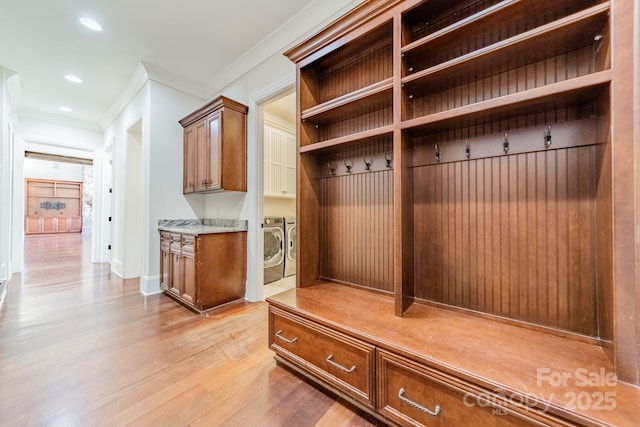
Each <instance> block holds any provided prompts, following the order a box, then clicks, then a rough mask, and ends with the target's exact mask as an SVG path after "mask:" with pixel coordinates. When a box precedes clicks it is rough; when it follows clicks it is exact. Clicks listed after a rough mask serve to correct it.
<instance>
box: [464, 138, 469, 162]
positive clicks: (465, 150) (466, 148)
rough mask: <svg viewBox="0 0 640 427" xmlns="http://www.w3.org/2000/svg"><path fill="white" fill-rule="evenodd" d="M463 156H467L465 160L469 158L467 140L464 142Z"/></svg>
mask: <svg viewBox="0 0 640 427" xmlns="http://www.w3.org/2000/svg"><path fill="white" fill-rule="evenodd" d="M464 155H465V156H467V159H468V158H470V157H471V146H470V145H469V140H466V141H465V142H464Z"/></svg>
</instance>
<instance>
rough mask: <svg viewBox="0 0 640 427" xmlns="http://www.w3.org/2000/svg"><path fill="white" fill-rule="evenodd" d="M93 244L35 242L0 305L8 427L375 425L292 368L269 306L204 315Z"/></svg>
mask: <svg viewBox="0 0 640 427" xmlns="http://www.w3.org/2000/svg"><path fill="white" fill-rule="evenodd" d="M89 251H90V237H88V236H82V235H81V234H68V235H42V236H37V235H34V236H28V237H27V238H26V239H25V270H24V273H23V274H21V275H14V277H13V279H12V281H11V283H10V287H9V291H8V293H7V298H6V300H5V301H4V303H3V306H2V308H1V309H0V420H2V421H1V423H2V425H3V426H5V427H6V426H16V427H17V426H20V427H23V426H88V425H91V426H98V425H104V426H121V425H132V426H184V425H193V426H198V425H200V426H219V425H226V426H248V425H251V426H331V427H333V426H369V425H372V424H371V423H370V421H367V420H366V419H365V418H362V417H361V416H359V415H358V414H355V413H354V412H352V411H351V410H350V409H348V408H347V407H346V406H345V405H344V404H343V403H342V402H341V401H335V400H334V399H332V398H331V397H329V396H327V395H325V394H324V393H322V392H320V391H319V390H317V389H315V388H314V387H313V386H311V385H309V384H307V383H306V382H304V381H303V380H302V379H300V378H298V377H297V376H295V375H292V374H291V373H290V372H288V371H286V370H285V369H283V368H281V367H279V366H276V364H275V362H274V360H273V353H272V352H271V351H270V350H269V349H268V347H267V307H266V304H265V303H264V302H260V303H254V304H234V305H230V306H228V307H226V308H224V309H220V310H218V311H212V312H209V313H207V314H203V315H197V314H194V313H192V312H191V311H189V310H187V309H185V308H184V307H182V306H180V305H178V304H176V303H175V302H174V301H173V300H171V299H170V298H167V297H165V296H164V295H152V296H149V297H144V296H143V295H141V294H140V293H139V292H138V280H137V279H133V280H121V279H119V278H118V277H117V276H115V275H114V274H112V273H110V269H109V265H108V264H91V263H90V253H89Z"/></svg>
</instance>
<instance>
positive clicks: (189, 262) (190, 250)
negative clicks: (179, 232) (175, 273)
mask: <svg viewBox="0 0 640 427" xmlns="http://www.w3.org/2000/svg"><path fill="white" fill-rule="evenodd" d="M195 248H196V242H195V237H194V236H184V235H183V236H182V268H183V272H182V280H183V282H182V284H183V286H182V299H184V300H185V301H186V302H188V303H189V304H193V305H195V303H196V265H195V262H194V261H195V260H194V257H195Z"/></svg>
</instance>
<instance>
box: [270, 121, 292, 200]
mask: <svg viewBox="0 0 640 427" xmlns="http://www.w3.org/2000/svg"><path fill="white" fill-rule="evenodd" d="M264 156H265V171H264V194H265V196H272V197H291V198H294V197H295V193H296V137H295V134H293V133H292V132H288V131H286V130H284V129H281V128H279V127H274V126H270V125H268V124H265V126H264Z"/></svg>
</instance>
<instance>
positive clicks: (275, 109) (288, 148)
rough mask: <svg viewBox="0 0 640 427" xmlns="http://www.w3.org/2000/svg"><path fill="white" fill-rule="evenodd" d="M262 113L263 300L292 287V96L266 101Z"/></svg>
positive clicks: (293, 165)
mask: <svg viewBox="0 0 640 427" xmlns="http://www.w3.org/2000/svg"><path fill="white" fill-rule="evenodd" d="M262 112H263V114H262V118H263V123H262V131H263V138H262V141H263V153H264V169H263V178H264V179H263V193H264V195H263V215H264V228H263V233H264V234H263V241H264V267H265V269H264V287H263V296H264V298H267V297H269V296H272V295H275V294H278V293H280V292H283V291H285V290H287V289H291V288H294V287H295V284H296V276H295V272H296V252H297V251H296V249H297V245H296V238H295V236H296V229H297V228H296V124H295V116H296V93H295V92H294V91H293V90H290V91H286V92H284V93H281V94H279V95H277V96H276V97H274V98H272V99H269V100H268V101H266V102H265V103H264V104H263V105H262ZM276 225H278V226H276ZM276 235H278V236H280V235H281V236H282V237H281V238H274V237H273V236H276ZM279 260H281V262H276V261H279Z"/></svg>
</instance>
